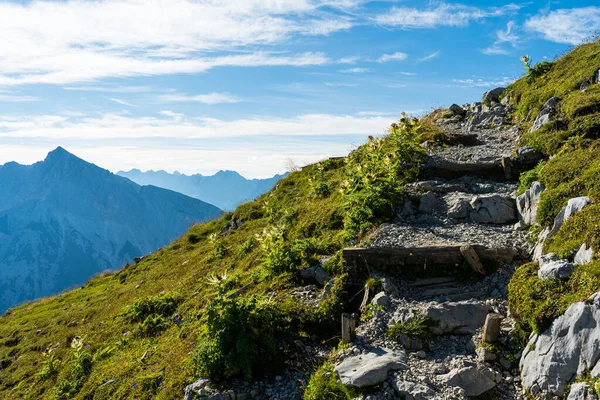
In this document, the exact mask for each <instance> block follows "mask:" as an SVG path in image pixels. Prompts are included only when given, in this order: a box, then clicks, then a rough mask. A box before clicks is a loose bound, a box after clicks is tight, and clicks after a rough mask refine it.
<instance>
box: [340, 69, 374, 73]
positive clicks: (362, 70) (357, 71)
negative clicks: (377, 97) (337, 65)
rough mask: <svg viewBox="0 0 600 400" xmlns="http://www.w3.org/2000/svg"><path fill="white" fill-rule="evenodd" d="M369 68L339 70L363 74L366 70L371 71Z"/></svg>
mask: <svg viewBox="0 0 600 400" xmlns="http://www.w3.org/2000/svg"><path fill="white" fill-rule="evenodd" d="M372 71H373V70H372V69H371V68H348V69H341V70H340V72H341V73H343V74H364V73H366V72H372Z"/></svg>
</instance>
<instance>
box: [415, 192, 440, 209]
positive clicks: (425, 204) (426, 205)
mask: <svg viewBox="0 0 600 400" xmlns="http://www.w3.org/2000/svg"><path fill="white" fill-rule="evenodd" d="M436 206H437V197H435V194H433V193H432V192H427V193H425V194H424V195H423V196H421V202H420V203H419V212H420V213H422V214H430V213H432V212H433V211H434V210H435V208H436Z"/></svg>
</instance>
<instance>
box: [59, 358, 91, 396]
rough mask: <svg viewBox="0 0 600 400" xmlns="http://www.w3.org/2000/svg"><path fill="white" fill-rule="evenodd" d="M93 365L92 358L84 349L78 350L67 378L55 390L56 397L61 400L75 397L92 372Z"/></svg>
mask: <svg viewBox="0 0 600 400" xmlns="http://www.w3.org/2000/svg"><path fill="white" fill-rule="evenodd" d="M92 364H93V361H92V356H91V355H90V354H89V353H88V352H87V351H85V350H83V348H76V349H75V350H74V352H73V360H72V361H71V362H70V363H69V368H68V371H67V373H66V376H65V377H64V378H63V379H61V380H60V381H59V382H58V384H57V386H56V388H55V395H56V397H58V398H59V399H70V398H73V397H75V396H76V395H77V393H79V390H81V387H82V386H83V384H84V383H85V381H86V380H87V378H88V377H89V375H90V373H91V372H92Z"/></svg>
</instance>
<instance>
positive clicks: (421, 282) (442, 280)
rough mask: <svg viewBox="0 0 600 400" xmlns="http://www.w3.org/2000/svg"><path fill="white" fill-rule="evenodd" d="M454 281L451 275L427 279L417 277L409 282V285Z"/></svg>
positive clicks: (438, 283)
mask: <svg viewBox="0 0 600 400" xmlns="http://www.w3.org/2000/svg"><path fill="white" fill-rule="evenodd" d="M453 282H456V279H454V278H451V277H441V278H428V279H417V280H416V281H414V282H412V283H409V285H408V286H410V287H421V286H431V285H440V284H444V283H453Z"/></svg>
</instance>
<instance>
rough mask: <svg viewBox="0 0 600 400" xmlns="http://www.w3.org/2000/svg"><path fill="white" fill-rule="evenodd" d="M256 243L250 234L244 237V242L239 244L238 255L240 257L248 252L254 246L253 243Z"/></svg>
mask: <svg viewBox="0 0 600 400" xmlns="http://www.w3.org/2000/svg"><path fill="white" fill-rule="evenodd" d="M255 244H256V240H255V239H254V237H253V236H250V237H249V238H248V239H246V241H245V242H244V243H242V244H241V246H240V248H239V250H238V255H239V256H240V257H243V256H245V255H247V254H249V253H250V252H251V251H252V249H253V248H254V245H255Z"/></svg>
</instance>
